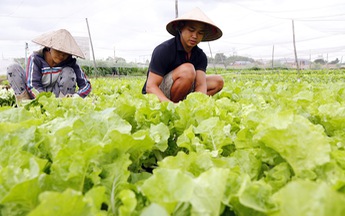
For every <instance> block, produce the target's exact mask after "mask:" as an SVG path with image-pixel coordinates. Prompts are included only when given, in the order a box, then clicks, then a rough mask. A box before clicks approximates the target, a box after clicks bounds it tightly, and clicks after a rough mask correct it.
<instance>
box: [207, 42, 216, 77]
mask: <svg viewBox="0 0 345 216" xmlns="http://www.w3.org/2000/svg"><path fill="white" fill-rule="evenodd" d="M207 43H208V48H209V50H210V53H211V58H213V56H212V50H211V46H210V42H207ZM213 69H214V72H215V73H217V72H216V65H215V59H214V60H213Z"/></svg>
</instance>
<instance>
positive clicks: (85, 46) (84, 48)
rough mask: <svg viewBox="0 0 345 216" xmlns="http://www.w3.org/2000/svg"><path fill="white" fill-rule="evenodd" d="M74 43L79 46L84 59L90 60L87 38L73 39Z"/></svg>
mask: <svg viewBox="0 0 345 216" xmlns="http://www.w3.org/2000/svg"><path fill="white" fill-rule="evenodd" d="M74 39H75V41H76V42H77V44H78V45H79V47H80V49H81V51H82V52H83V53H84V55H85V59H90V54H91V52H90V40H89V37H74Z"/></svg>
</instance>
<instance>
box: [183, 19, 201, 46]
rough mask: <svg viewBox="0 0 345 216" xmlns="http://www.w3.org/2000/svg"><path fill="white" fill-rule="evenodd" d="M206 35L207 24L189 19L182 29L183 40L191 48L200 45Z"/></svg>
mask: <svg viewBox="0 0 345 216" xmlns="http://www.w3.org/2000/svg"><path fill="white" fill-rule="evenodd" d="M204 35H205V24H204V23H201V22H194V21H189V22H186V24H185V25H184V26H183V28H182V29H181V42H182V45H183V47H184V48H185V49H187V50H189V49H192V48H193V47H195V46H196V45H198V43H200V41H201V40H202V39H203V38H204Z"/></svg>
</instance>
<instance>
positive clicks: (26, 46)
mask: <svg viewBox="0 0 345 216" xmlns="http://www.w3.org/2000/svg"><path fill="white" fill-rule="evenodd" d="M28 49H29V46H28V43H27V42H25V62H24V68H25V70H26V64H27V61H28Z"/></svg>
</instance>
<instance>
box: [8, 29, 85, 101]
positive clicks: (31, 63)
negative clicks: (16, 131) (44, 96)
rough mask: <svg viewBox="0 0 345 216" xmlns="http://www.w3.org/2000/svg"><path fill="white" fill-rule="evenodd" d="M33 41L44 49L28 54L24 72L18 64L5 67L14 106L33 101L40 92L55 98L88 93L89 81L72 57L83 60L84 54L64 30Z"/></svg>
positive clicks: (83, 95) (44, 35)
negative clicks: (14, 102)
mask: <svg viewBox="0 0 345 216" xmlns="http://www.w3.org/2000/svg"><path fill="white" fill-rule="evenodd" d="M32 41H33V42H35V43H37V44H40V45H42V46H43V48H42V49H40V50H38V51H35V52H33V54H32V55H30V57H29V59H28V64H27V68H26V72H25V71H24V69H23V68H22V67H21V66H20V65H19V64H13V65H10V66H9V67H8V68H7V79H8V81H9V83H10V85H11V87H12V89H13V91H14V93H15V95H16V100H17V103H18V102H20V101H21V100H24V99H34V98H35V97H36V95H37V94H39V93H40V92H52V93H53V94H55V96H56V97H66V96H80V97H82V98H84V97H86V96H87V95H88V94H89V93H90V92H91V83H90V81H89V80H88V79H87V77H86V75H85V73H84V72H83V70H82V69H81V68H80V66H79V65H78V64H77V62H76V59H75V58H73V57H72V56H77V57H80V58H85V57H84V54H83V52H82V51H81V49H80V48H79V46H78V45H77V43H76V42H75V40H74V38H73V37H72V35H71V34H70V33H69V32H68V31H67V30H65V29H61V30H58V31H53V32H49V33H46V34H43V35H41V36H39V37H37V38H35V39H33V40H32ZM76 86H78V91H77V92H76Z"/></svg>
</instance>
